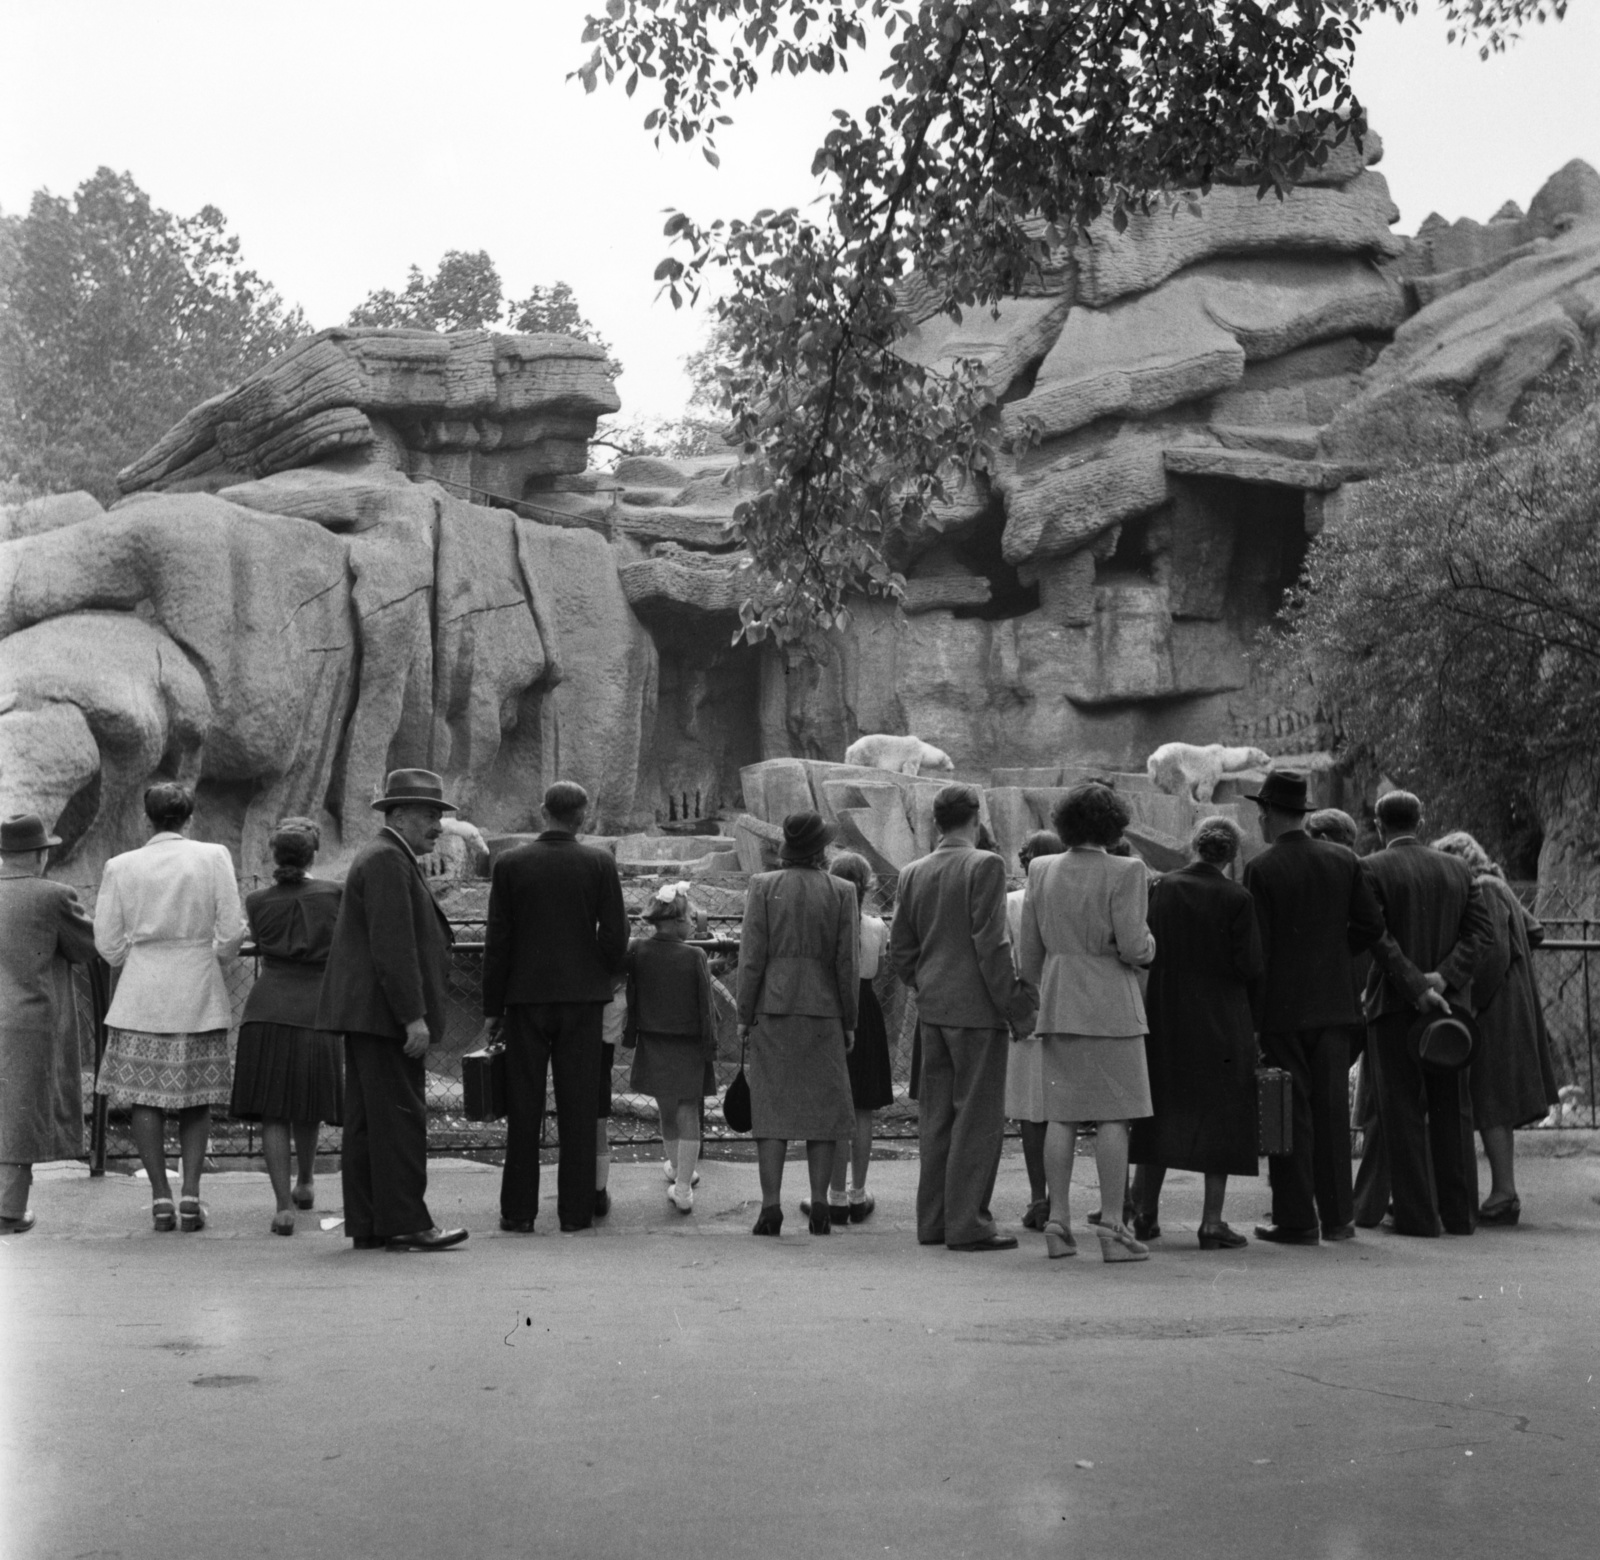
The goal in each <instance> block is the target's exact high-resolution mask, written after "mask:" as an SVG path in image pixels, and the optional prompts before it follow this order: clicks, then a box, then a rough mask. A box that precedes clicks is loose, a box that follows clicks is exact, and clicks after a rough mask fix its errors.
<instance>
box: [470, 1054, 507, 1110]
mask: <svg viewBox="0 0 1600 1560" xmlns="http://www.w3.org/2000/svg"><path fill="white" fill-rule="evenodd" d="M461 1095H462V1103H463V1112H464V1114H465V1115H466V1118H467V1120H468V1121H499V1120H500V1119H501V1118H502V1117H504V1115H505V1113H506V1048H505V1047H504V1046H503V1045H490V1046H485V1047H484V1048H483V1050H481V1051H468V1052H467V1054H466V1055H465V1056H463V1057H462V1058H461Z"/></svg>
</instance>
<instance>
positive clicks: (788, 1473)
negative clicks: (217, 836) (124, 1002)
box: [0, 1154, 1600, 1560]
mask: <svg viewBox="0 0 1600 1560" xmlns="http://www.w3.org/2000/svg"><path fill="white" fill-rule="evenodd" d="M702 1170H703V1182H702V1186H701V1188H700V1192H699V1196H698V1202H697V1206H696V1209H695V1211H694V1213H693V1214H691V1215H689V1216H687V1217H684V1216H680V1215H678V1214H677V1213H676V1212H674V1211H673V1210H672V1209H671V1208H670V1207H669V1206H668V1204H667V1201H666V1198H665V1194H664V1185H663V1182H662V1181H661V1178H660V1175H659V1171H658V1170H657V1168H656V1167H655V1166H654V1165H650V1164H636V1165H619V1166H617V1167H615V1168H614V1169H613V1172H612V1194H613V1200H614V1211H613V1212H612V1214H611V1216H610V1218H609V1219H607V1220H606V1221H605V1222H604V1224H603V1225H601V1226H600V1227H599V1228H598V1229H597V1230H596V1231H594V1232H591V1233H585V1234H582V1235H570V1236H564V1235H560V1234H558V1233H554V1225H555V1219H554V1209H553V1207H551V1208H550V1210H549V1212H548V1214H546V1215H543V1216H541V1220H540V1228H539V1231H538V1233H537V1234H535V1235H533V1236H511V1235H503V1234H501V1233H499V1232H498V1230H497V1229H496V1227H495V1226H496V1195H497V1186H498V1177H497V1174H496V1172H495V1171H494V1170H493V1169H492V1168H487V1167H483V1166H478V1165H471V1164H465V1163H462V1162H459V1161H456V1162H446V1163H436V1164H435V1166H434V1168H433V1170H432V1176H431V1183H430V1202H431V1206H432V1208H433V1211H434V1214H435V1216H436V1218H437V1219H438V1220H439V1222H440V1223H463V1224H465V1225H466V1226H467V1227H468V1228H469V1229H471V1231H472V1236H471V1239H470V1240H469V1241H468V1242H467V1243H466V1244H465V1245H464V1246H463V1247H461V1248H459V1249H457V1250H455V1251H453V1252H449V1253H443V1254H437V1255H399V1254H391V1253H388V1252H381V1251H380V1252H370V1253H368V1252H355V1251H353V1250H351V1249H350V1246H349V1243H348V1242H347V1241H345V1240H344V1239H342V1238H341V1234H340V1231H339V1230H338V1229H337V1228H334V1229H331V1230H326V1231H325V1230H323V1229H322V1228H321V1223H322V1221H323V1220H324V1219H329V1220H331V1219H333V1218H336V1217H337V1213H338V1208H337V1205H338V1201H339V1196H338V1183H337V1178H336V1177H331V1178H324V1179H323V1180H321V1181H320V1182H319V1188H320V1196H319V1199H318V1200H319V1203H323V1204H327V1205H329V1206H324V1207H319V1208H317V1209H316V1210H314V1212H313V1213H311V1214H309V1215H305V1214H302V1215H301V1216H300V1227H299V1230H298V1232H297V1234H296V1235H295V1236H294V1238H293V1239H291V1240H284V1239H281V1238H278V1237H275V1236H273V1235H271V1234H269V1233H268V1221H269V1218H270V1214H271V1198H270V1196H269V1194H268V1190H267V1184H266V1179H265V1177H264V1176H263V1175H261V1174H259V1173H252V1172H242V1171H237V1172H230V1173H226V1174H223V1175H219V1176H213V1177H211V1178H209V1179H208V1180H207V1182H206V1184H205V1188H204V1195H205V1198H206V1201H207V1202H208V1204H209V1205H210V1213H211V1223H210V1225H209V1227H208V1228H207V1229H206V1230H204V1231H203V1232H201V1233H199V1234H193V1235H184V1234H181V1233H174V1234H162V1235H157V1234H154V1233H153V1232H152V1231H151V1228H150V1221H149V1215H148V1191H147V1187H146V1185H145V1183H143V1182H142V1181H139V1180H135V1179H133V1178H131V1177H128V1176H118V1175H111V1176H107V1177H105V1178H104V1179H101V1180H97V1181H91V1180H89V1179H88V1177H87V1176H86V1174H85V1173H84V1172H83V1170H82V1169H81V1167H70V1168H65V1169H62V1170H60V1171H57V1172H47V1173H45V1174H44V1175H43V1176H42V1177H41V1179H40V1180H39V1182H38V1183H37V1184H36V1186H35V1190H34V1197H33V1206H34V1208H35V1210H36V1212H37V1213H38V1216H39V1221H40V1222H39V1226H38V1228H37V1229H36V1230H35V1231H34V1232H33V1233H31V1234H29V1235H26V1236H22V1237H7V1238H4V1239H3V1240H0V1383H3V1393H4V1398H3V1404H0V1408H3V1412H0V1490H3V1491H4V1494H3V1497H0V1534H3V1538H0V1554H3V1555H4V1556H5V1560H113V1557H117V1560H145V1557H151V1560H154V1557H157V1556H163V1557H166V1556H173V1557H179V1560H187V1557H206V1560H211V1557H217V1560H232V1557H235V1556H237V1557H247V1556H248V1557H259V1556H270V1557H280V1556H281V1557H315V1556H330V1557H335V1556H337V1557H349V1560H367V1557H372V1560H379V1557H383V1560H409V1557H412V1556H415V1557H455V1556H462V1557H484V1560H489V1557H502V1556H518V1557H521V1556H530V1557H531V1556H538V1557H540V1560H545V1557H567V1556H572V1557H583V1560H609V1557H613V1556H615V1557H629V1560H633V1557H661V1560H667V1557H673V1560H675V1557H678V1556H685V1557H688V1556H694V1557H706V1560H717V1557H724V1556H727V1557H753V1556H760V1557H763V1560H767V1557H771V1560H783V1557H791V1556H793V1557H835V1556H838V1557H868V1556H873V1555H887V1556H907V1557H911V1556H914V1557H918V1560H928V1557H944V1556H979V1557H989V1556H1034V1555H1040V1556H1046V1555H1047V1556H1052V1557H1069V1560H1076V1557H1084V1560H1090V1557H1093V1560H1100V1557H1102V1556H1108V1555H1110V1556H1117V1557H1119V1560H1121V1557H1126V1560H1145V1557H1151V1560H1166V1557H1180V1556H1181V1557H1184V1560H1194V1557H1202V1560H1208V1557H1211V1556H1218V1557H1221V1556H1228V1557H1245V1560H1253V1557H1261V1560H1279V1557H1285V1556H1294V1557H1306V1560H1313V1557H1328V1560H1364V1557H1373V1560H1377V1557H1384V1560H1390V1557H1396V1556H1400V1557H1408V1560H1409V1557H1418V1560H1427V1557H1433V1556H1440V1557H1443V1556H1449V1557H1451V1560H1458V1557H1460V1556H1462V1555H1465V1554H1469V1553H1470V1554H1473V1555H1494V1554H1500V1553H1515V1554H1517V1555H1527V1556H1538V1557H1566V1556H1573V1557H1579V1556H1583V1557H1592V1556H1594V1555H1596V1554H1600V1520H1597V1519H1600V1479H1597V1472H1600V1469H1597V1458H1596V1449H1597V1446H1600V1384H1597V1382H1596V1379H1595V1378H1596V1376H1597V1375H1600V1361H1597V1340H1596V1320H1597V1306H1596V1295H1597V1291H1600V1206H1597V1205H1596V1202H1595V1198H1596V1195H1597V1194H1600V1158H1595V1157H1591V1156H1588V1155H1582V1154H1580V1155H1575V1156H1571V1157H1564V1158H1551V1157H1535V1156H1533V1155H1532V1154H1529V1155H1526V1156H1525V1157H1524V1158H1523V1160H1522V1162H1521V1165H1520V1169H1519V1179H1520V1181H1521V1183H1522V1196H1523V1203H1524V1215H1523V1219H1524V1222H1523V1224H1522V1225H1521V1226H1519V1227H1518V1228H1516V1229H1509V1230H1508V1229H1483V1230H1480V1231H1479V1233H1478V1234H1477V1235H1476V1236H1474V1237H1472V1238H1469V1239H1459V1238H1452V1237H1445V1238H1442V1239H1439V1240H1434V1241H1419V1240H1412V1239H1407V1238H1405V1237H1400V1236H1394V1235H1386V1234H1381V1233H1377V1232H1373V1233H1366V1232H1363V1233H1362V1234H1361V1236H1360V1237H1359V1238H1358V1239H1357V1240H1356V1241H1354V1242H1351V1243H1348V1244H1343V1245H1336V1246H1322V1247H1319V1248H1317V1249H1293V1248H1281V1247H1269V1246H1264V1245H1261V1244H1257V1243H1252V1244H1251V1246H1250V1247H1249V1248H1248V1249H1247V1250H1245V1251H1242V1252H1230V1253H1203V1252H1201V1251H1199V1250H1198V1248H1197V1245H1196V1241H1195V1235H1194V1228H1195V1222H1196V1220H1197V1219H1198V1215H1199V1200H1200V1189H1199V1184H1198V1178H1197V1177H1195V1176H1190V1175H1183V1174H1176V1173H1175V1174H1174V1175H1172V1176H1171V1177H1170V1178H1169V1185H1168V1190H1167V1193H1166V1196H1165V1199H1164V1206H1163V1213H1162V1227H1163V1238H1162V1239H1161V1240H1160V1241H1159V1242H1157V1243H1156V1244H1155V1247H1154V1255H1153V1256H1152V1258H1151V1260H1150V1261H1148V1262H1146V1263H1142V1264H1137V1265H1134V1264H1129V1265H1121V1266H1107V1265H1105V1264H1103V1263H1102V1262H1101V1260H1100V1258H1099V1254H1098V1249H1097V1246H1096V1243H1095V1241H1094V1240H1093V1238H1092V1237H1091V1236H1090V1235H1089V1233H1088V1230H1087V1228H1086V1226H1085V1225H1084V1224H1083V1222H1082V1215H1083V1213H1085V1212H1086V1211H1087V1210H1088V1209H1089V1208H1090V1207H1092V1206H1094V1205H1095V1201H1094V1198H1093V1196H1092V1194H1091V1192H1090V1189H1091V1188H1092V1187H1093V1184H1094V1167H1093V1163H1092V1161H1080V1162H1079V1166H1078V1171H1077V1173H1078V1176H1079V1181H1080V1191H1081V1195H1080V1196H1079V1197H1078V1199H1077V1201H1076V1202H1075V1205H1074V1219H1075V1223H1076V1233H1077V1237H1078V1242H1079V1255H1078V1256H1077V1257H1076V1258H1073V1259H1071V1260H1067V1261H1055V1262H1051V1261H1048V1260H1046V1258H1045V1256H1044V1247H1043V1241H1042V1238H1041V1237H1040V1236H1037V1235H1033V1234H1028V1233H1023V1234H1022V1244H1021V1246H1020V1248H1019V1249H1018V1250H1017V1251H1015V1252H1009V1253H1002V1254H994V1255H968V1254H959V1253H952V1252H947V1251H945V1250H943V1249H942V1248H923V1247H919V1246H918V1245H917V1244H916V1240H915V1236H914V1223H913V1216H912V1204H913V1197H914V1190H915V1178H916V1173H917V1166H916V1164H915V1162H914V1161H891V1162H885V1163H882V1164H876V1165H874V1167H873V1170H872V1175H871V1185H872V1189H873V1190H874V1191H875V1192H876V1194H877V1198H878V1207H877V1211H876V1213H875V1214H874V1215H873V1217H872V1219H871V1220H870V1221H868V1222H867V1223H866V1224H863V1225H860V1226H853V1227H851V1228H850V1229H848V1230H846V1231H841V1232H838V1233H835V1234H833V1235H831V1236H829V1237H827V1238H826V1239H819V1238H815V1237H812V1236H810V1235H808V1234H807V1233H806V1232H805V1224H804V1221H803V1220H802V1219H801V1218H800V1216H799V1214H798V1211H797V1207H796V1203H797V1200H798V1198H799V1197H800V1196H801V1195H803V1193H804V1167H803V1165H801V1164H799V1163H794V1162H791V1164H790V1166H789V1169H788V1172H787V1178H786V1186H785V1192H786V1197H785V1205H786V1212H787V1223H786V1225H785V1230H784V1234H783V1236H782V1238H781V1239H779V1240H775V1241H774V1240H758V1239H753V1238H752V1237H751V1236H750V1234H749V1227H750V1224H751V1222H752V1221H753V1219H754V1216H755V1212H756V1207H757V1203H758V1197H757V1189H756V1182H755V1170H754V1166H752V1165H750V1164H748V1163H735V1162H720V1161H711V1162H708V1163H706V1164H705V1165H704V1166H703V1167H702ZM1484 1184H1485V1186H1486V1185H1487V1180H1486V1179H1485V1181H1484ZM545 1191H546V1192H547V1193H550V1194H553V1192H554V1185H553V1177H551V1178H550V1180H549V1181H548V1182H547V1184H546V1187H545ZM1266 1201H1267V1199H1266V1183H1265V1179H1264V1178H1263V1179H1262V1180H1260V1181H1254V1182H1252V1181H1236V1182H1235V1183H1234V1185H1233V1189H1232V1191H1231V1192H1230V1199H1229V1207H1228V1210H1227V1214H1228V1217H1229V1218H1230V1220H1231V1222H1233V1224H1234V1225H1235V1227H1238V1228H1243V1229H1248V1228H1249V1226H1250V1224H1251V1223H1252V1221H1253V1219H1254V1217H1255V1216H1257V1215H1260V1214H1263V1213H1264V1212H1265V1208H1266ZM1025 1202H1026V1182H1025V1178H1024V1176H1023V1170H1022V1164H1021V1160H1020V1158H1017V1157H1014V1156H1011V1155H1008V1157H1007V1159H1006V1160H1005V1162H1004V1163H1003V1166H1002V1170H1001V1177H1000V1183H999V1186H998V1187H997V1194H996V1198H995V1208H996V1212H997V1214H998V1215H999V1216H1000V1217H1001V1218H1002V1219H1003V1220H1005V1219H1010V1220H1011V1221H1012V1224H1011V1227H1012V1228H1015V1222H1014V1221H1015V1220H1016V1218H1017V1217H1018V1216H1019V1215H1020V1213H1021V1210H1022V1208H1023V1206H1024V1205H1025ZM546 1223H548V1224H549V1225H550V1226H551V1229H550V1230H549V1231H547V1230H546V1229H545V1228H544V1226H545V1224H546Z"/></svg>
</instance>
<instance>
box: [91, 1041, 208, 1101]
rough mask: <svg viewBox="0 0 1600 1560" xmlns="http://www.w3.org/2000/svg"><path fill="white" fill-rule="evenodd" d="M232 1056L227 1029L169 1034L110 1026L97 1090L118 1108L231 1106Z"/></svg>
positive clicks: (95, 1089) (95, 1090)
mask: <svg viewBox="0 0 1600 1560" xmlns="http://www.w3.org/2000/svg"><path fill="white" fill-rule="evenodd" d="M229 1060H230V1058H229V1056H228V1031H227V1030H226V1029H203V1030H199V1031H196V1032H194V1033H189V1034H170V1035H168V1034H155V1033H152V1032H150V1031H148V1030H143V1029H117V1028H115V1027H111V1026H108V1027H107V1029H106V1050H105V1055H104V1057H102V1058H101V1062H100V1076H99V1078H98V1079H96V1081H95V1086H94V1092H95V1093H96V1094H104V1095H105V1096H106V1098H107V1101H108V1103H109V1104H110V1105H111V1106H112V1108H113V1109H117V1110H121V1109H125V1108H126V1107H127V1106H130V1105H149V1106H152V1107H154V1108H155V1109H156V1110H188V1109H190V1108H191V1107H192V1106H195V1105H226V1104H227V1103H228V1095H229V1087H228V1075H229V1071H230V1069H229V1065H228V1064H229Z"/></svg>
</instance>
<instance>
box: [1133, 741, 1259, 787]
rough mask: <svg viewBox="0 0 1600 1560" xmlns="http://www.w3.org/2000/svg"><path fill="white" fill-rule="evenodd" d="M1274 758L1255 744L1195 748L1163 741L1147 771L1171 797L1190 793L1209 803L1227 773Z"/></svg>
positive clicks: (1217, 744)
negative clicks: (1254, 745)
mask: <svg viewBox="0 0 1600 1560" xmlns="http://www.w3.org/2000/svg"><path fill="white" fill-rule="evenodd" d="M1271 762H1272V760H1271V759H1270V758H1269V757H1268V756H1267V755H1266V754H1265V753H1263V752H1262V751H1261V749H1260V748H1253V747H1224V746H1223V745H1222V744H1221V743H1220V742H1213V743H1211V744H1210V745H1209V746H1207V747H1196V746H1195V745H1194V743H1192V742H1163V743H1162V744H1161V746H1160V747H1158V748H1157V749H1156V750H1155V752H1154V753H1152V754H1151V755H1150V758H1149V760H1148V762H1147V763H1146V764H1145V771H1146V772H1147V773H1148V774H1149V776H1150V778H1151V779H1152V780H1153V781H1154V782H1155V784H1156V789H1157V790H1160V791H1165V792H1166V793H1167V794H1168V795H1169V796H1187V797H1189V798H1190V800H1191V801H1196V802H1209V801H1210V800H1211V797H1212V793H1213V792H1214V791H1215V790H1216V789H1217V782H1218V781H1219V780H1220V779H1221V778H1222V777H1223V776H1224V775H1231V774H1237V773H1238V772H1239V770H1241V769H1265V768H1266V767H1267V766H1268V765H1269V764H1270V763H1271Z"/></svg>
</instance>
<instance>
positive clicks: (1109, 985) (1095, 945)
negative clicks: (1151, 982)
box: [1022, 784, 1156, 1262]
mask: <svg viewBox="0 0 1600 1560" xmlns="http://www.w3.org/2000/svg"><path fill="white" fill-rule="evenodd" d="M1128 819H1129V813H1128V809H1127V806H1126V805H1125V804H1124V802H1123V801H1122V798H1121V797H1119V796H1118V795H1117V794H1116V792H1115V791H1113V790H1111V789H1110V788H1109V787H1108V786H1104V785H1095V784H1089V785H1079V786H1074V787H1073V788H1072V790H1070V791H1068V792H1067V794H1066V795H1065V796H1064V797H1063V798H1062V799H1061V801H1060V802H1058V803H1057V804H1056V808H1055V812H1054V815H1053V817H1052V819H1051V821H1052V822H1053V823H1054V824H1055V828H1056V833H1057V834H1059V835H1060V836H1061V838H1062V841H1063V842H1064V843H1065V844H1066V847H1067V849H1066V851H1065V853H1064V854H1062V855H1059V856H1041V857H1039V858H1037V859H1036V860H1035V861H1034V863H1033V864H1032V866H1030V867H1029V868H1028V888H1027V892H1026V894H1025V896H1024V898H1023V901H1022V977H1023V979H1024V980H1026V981H1027V982H1028V983H1029V984H1030V985H1032V986H1034V987H1036V988H1037V990H1038V992H1039V1017H1038V1021H1037V1023H1036V1024H1035V1026H1034V1031H1035V1033H1036V1034H1037V1035H1038V1036H1039V1046H1040V1051H1041V1056H1042V1065H1043V1071H1044V1079H1043V1083H1044V1111H1045V1115H1046V1117H1047V1118H1048V1120H1049V1123H1050V1125H1049V1126H1048V1127H1047V1128H1046V1130H1045V1144H1044V1172H1045V1181H1046V1183H1047V1184H1048V1186H1049V1189H1050V1219H1049V1222H1048V1223H1047V1224H1046V1225H1045V1227H1044V1236H1045V1247H1046V1250H1047V1251H1048V1252H1049V1254H1050V1255H1051V1256H1052V1257H1069V1256H1072V1255H1073V1254H1074V1253H1075V1251H1076V1250H1077V1247H1076V1246H1075V1245H1074V1243H1073V1239H1072V1225H1071V1220H1070V1217H1069V1215H1068V1212H1067V1193H1068V1190H1069V1189H1070V1187H1071V1184H1072V1156H1073V1152H1074V1150H1075V1148H1076V1147H1077V1138H1078V1127H1079V1124H1080V1123H1083V1122H1088V1121H1094V1122H1098V1123H1099V1126H1098V1130H1097V1132H1096V1134H1095V1162H1096V1164H1097V1165H1098V1167H1099V1170H1100V1223H1099V1225H1098V1226H1097V1233H1098V1234H1099V1236H1100V1254H1101V1256H1103V1257H1104V1258H1105V1260H1106V1261H1107V1262H1139V1261H1143V1260H1144V1258H1145V1257H1147V1256H1148V1255H1149V1248H1148V1247H1146V1246H1144V1245H1143V1244H1142V1243H1141V1242H1139V1241H1138V1240H1135V1239H1134V1236H1133V1233H1132V1231H1130V1230H1128V1229H1127V1228H1125V1227H1124V1225H1123V1223H1122V1193H1123V1187H1124V1186H1125V1184H1126V1182H1127V1175H1128V1122H1129V1120H1130V1119H1132V1118H1135V1117H1143V1116H1148V1115H1149V1114H1150V1080H1149V1075H1148V1073H1147V1072H1146V1068H1145V1049H1144V1037H1145V1033H1146V1030H1147V1029H1148V1027H1149V1026H1148V1025H1147V1024H1146V1022H1145V1014H1144V1000H1143V998H1142V997H1141V995H1140V992H1139V977H1138V975H1137V973H1136V972H1137V971H1139V970H1141V969H1144V968H1146V967H1147V966H1148V965H1149V964H1150V962H1151V960H1152V959H1154V957H1155V951H1156V945H1155V939H1154V938H1153V937H1152V936H1151V935H1150V928H1149V927H1148V926H1147V925H1146V924H1145V908H1146V902H1147V900H1146V893H1147V890H1146V883H1147V878H1146V876H1145V869H1144V863H1143V862H1142V861H1140V860H1139V859H1138V858H1137V857H1134V858H1133V859H1131V860H1127V859H1123V858H1121V857H1118V856H1112V855H1108V854H1107V847H1108V846H1111V845H1115V844H1116V843H1117V841H1118V840H1119V839H1120V838H1121V837H1122V831H1123V830H1124V829H1125V828H1126V827H1127V826H1128Z"/></svg>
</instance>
